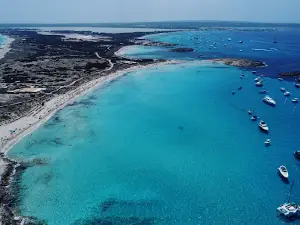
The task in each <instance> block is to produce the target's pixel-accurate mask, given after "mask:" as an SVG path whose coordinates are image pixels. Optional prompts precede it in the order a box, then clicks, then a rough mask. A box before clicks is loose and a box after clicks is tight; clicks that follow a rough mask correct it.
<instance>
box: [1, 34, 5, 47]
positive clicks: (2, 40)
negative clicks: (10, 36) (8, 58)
mask: <svg viewBox="0 0 300 225" xmlns="http://www.w3.org/2000/svg"><path fill="white" fill-rule="evenodd" d="M4 41H5V38H4V36H3V35H0V47H1V45H2V44H3V43H4Z"/></svg>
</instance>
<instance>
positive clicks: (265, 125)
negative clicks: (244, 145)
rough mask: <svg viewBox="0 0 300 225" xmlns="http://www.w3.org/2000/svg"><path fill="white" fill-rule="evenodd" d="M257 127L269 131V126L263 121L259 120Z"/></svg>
mask: <svg viewBox="0 0 300 225" xmlns="http://www.w3.org/2000/svg"><path fill="white" fill-rule="evenodd" d="M258 126H259V128H260V129H261V130H262V131H264V132H266V133H268V132H269V127H268V126H267V124H266V123H265V121H263V120H261V121H260V123H259V124H258Z"/></svg>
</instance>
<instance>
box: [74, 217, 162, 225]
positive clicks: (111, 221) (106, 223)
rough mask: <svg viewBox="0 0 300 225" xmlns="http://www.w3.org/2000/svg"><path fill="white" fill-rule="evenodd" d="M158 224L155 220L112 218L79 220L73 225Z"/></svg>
mask: <svg viewBox="0 0 300 225" xmlns="http://www.w3.org/2000/svg"><path fill="white" fill-rule="evenodd" d="M157 222H158V220H156V219H155V218H139V217H120V216H111V217H103V218H90V219H84V220H78V221H76V222H74V223H73V224H72V225H154V224H157Z"/></svg>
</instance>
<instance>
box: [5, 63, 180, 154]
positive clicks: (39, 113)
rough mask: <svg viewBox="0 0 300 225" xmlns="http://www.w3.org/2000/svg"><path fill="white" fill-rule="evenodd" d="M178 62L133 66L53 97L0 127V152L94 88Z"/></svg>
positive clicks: (6, 149)
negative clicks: (133, 73) (132, 74)
mask: <svg viewBox="0 0 300 225" xmlns="http://www.w3.org/2000/svg"><path fill="white" fill-rule="evenodd" d="M180 62H181V61H167V62H160V63H154V64H150V65H146V66H140V65H139V66H133V67H130V68H128V69H125V70H121V71H117V72H115V73H112V74H110V75H107V76H103V77H100V78H98V79H96V80H92V81H89V82H87V83H85V84H83V85H81V86H79V87H78V88H76V89H74V90H71V91H69V92H67V93H65V94H62V95H59V96H57V97H54V98H52V99H51V100H50V101H48V102H46V103H45V104H44V106H43V107H40V108H38V109H36V110H34V111H33V112H32V113H31V114H30V115H28V116H25V117H22V118H20V119H18V120H16V121H14V122H12V123H9V124H5V125H2V126H0V139H1V142H0V147H1V150H0V152H2V153H4V154H7V152H8V150H9V149H10V148H11V147H12V146H13V145H14V144H16V143H17V142H18V141H19V140H21V139H22V138H23V137H25V136H27V135H29V134H30V133H31V132H33V131H34V130H35V129H37V128H38V127H39V126H40V125H41V124H43V123H44V122H46V121H47V120H49V119H50V118H51V117H52V116H53V115H54V114H55V113H56V112H57V111H58V110H60V109H62V108H63V107H64V106H66V105H67V104H70V103H72V102H73V101H75V100H76V99H77V98H78V97H80V96H82V95H84V94H86V93H88V92H90V91H92V90H94V89H95V88H98V87H101V86H102V85H103V84H106V83H109V82H110V81H113V80H115V79H117V78H119V77H121V76H123V75H125V74H126V73H129V72H133V71H136V70H140V69H146V68H152V67H157V66H161V65H168V64H178V63H180Z"/></svg>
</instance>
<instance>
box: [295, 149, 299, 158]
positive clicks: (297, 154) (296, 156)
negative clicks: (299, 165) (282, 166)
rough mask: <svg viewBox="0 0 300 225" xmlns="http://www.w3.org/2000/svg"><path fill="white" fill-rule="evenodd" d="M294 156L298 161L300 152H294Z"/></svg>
mask: <svg viewBox="0 0 300 225" xmlns="http://www.w3.org/2000/svg"><path fill="white" fill-rule="evenodd" d="M294 156H295V158H297V159H300V150H298V151H295V152H294Z"/></svg>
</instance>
